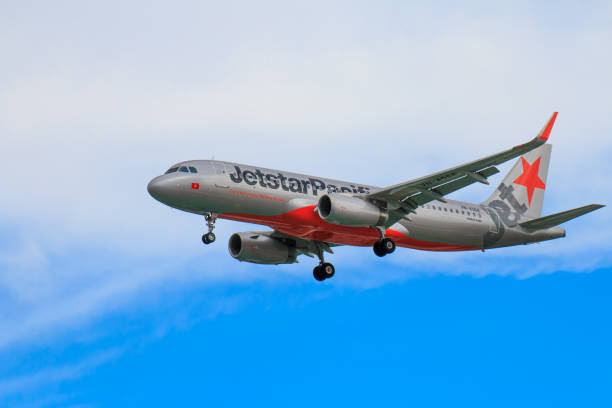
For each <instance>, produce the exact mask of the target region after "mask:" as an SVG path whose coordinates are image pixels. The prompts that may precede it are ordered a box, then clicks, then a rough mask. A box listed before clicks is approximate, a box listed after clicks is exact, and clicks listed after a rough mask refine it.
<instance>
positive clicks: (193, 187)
mask: <svg viewBox="0 0 612 408" xmlns="http://www.w3.org/2000/svg"><path fill="white" fill-rule="evenodd" d="M191 188H192V189H193V190H198V189H199V188H200V183H191Z"/></svg>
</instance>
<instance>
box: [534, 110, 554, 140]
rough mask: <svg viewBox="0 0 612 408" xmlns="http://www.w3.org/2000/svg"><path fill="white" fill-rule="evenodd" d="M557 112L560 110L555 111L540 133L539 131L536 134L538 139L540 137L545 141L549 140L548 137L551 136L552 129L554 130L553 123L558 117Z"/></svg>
mask: <svg viewBox="0 0 612 408" xmlns="http://www.w3.org/2000/svg"><path fill="white" fill-rule="evenodd" d="M557 113H559V112H554V113H553V114H552V116H551V117H550V119H549V120H548V123H547V124H546V125H545V126H544V127H543V128H542V130H541V131H540V133H538V135H537V136H536V139H540V140H544V141H546V140H548V137H549V136H550V131H551V130H552V128H553V125H554V124H555V119H557Z"/></svg>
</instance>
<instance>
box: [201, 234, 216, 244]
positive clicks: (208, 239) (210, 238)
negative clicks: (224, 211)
mask: <svg viewBox="0 0 612 408" xmlns="http://www.w3.org/2000/svg"><path fill="white" fill-rule="evenodd" d="M215 239H216V237H215V234H213V233H212V232H207V233H206V234H204V235H202V242H203V243H205V244H206V245H208V244H212V243H213V242H215Z"/></svg>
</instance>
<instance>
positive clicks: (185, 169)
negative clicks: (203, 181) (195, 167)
mask: <svg viewBox="0 0 612 408" xmlns="http://www.w3.org/2000/svg"><path fill="white" fill-rule="evenodd" d="M179 171H181V172H183V173H189V170H187V167H185V166H181V167H180V168H179Z"/></svg>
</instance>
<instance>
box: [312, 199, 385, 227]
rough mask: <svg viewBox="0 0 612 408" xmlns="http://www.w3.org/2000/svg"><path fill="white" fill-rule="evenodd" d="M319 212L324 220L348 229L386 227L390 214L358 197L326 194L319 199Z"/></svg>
mask: <svg viewBox="0 0 612 408" xmlns="http://www.w3.org/2000/svg"><path fill="white" fill-rule="evenodd" d="M317 212H318V213H319V217H321V218H322V219H323V220H325V221H327V222H329V223H332V224H338V225H345V226H347V227H374V226H377V225H384V224H385V222H386V221H387V219H388V218H389V212H388V211H387V210H383V209H381V208H380V207H378V206H376V205H374V204H372V203H371V202H369V201H366V200H363V199H361V198H357V197H351V196H346V195H341V194H333V195H327V194H325V195H324V196H322V197H321V198H320V199H319V203H318V204H317Z"/></svg>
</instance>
